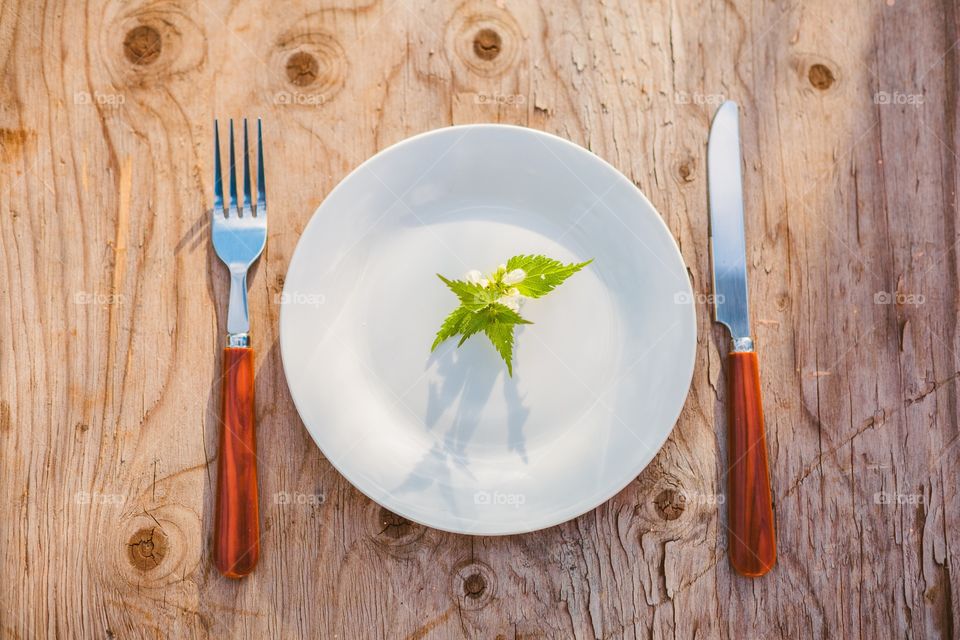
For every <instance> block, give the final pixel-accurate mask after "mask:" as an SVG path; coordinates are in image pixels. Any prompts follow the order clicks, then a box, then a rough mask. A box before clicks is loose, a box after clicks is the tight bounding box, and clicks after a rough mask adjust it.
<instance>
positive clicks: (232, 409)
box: [213, 347, 260, 578]
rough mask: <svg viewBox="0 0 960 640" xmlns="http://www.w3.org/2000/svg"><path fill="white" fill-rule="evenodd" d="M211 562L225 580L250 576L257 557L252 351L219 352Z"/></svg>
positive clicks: (233, 349)
mask: <svg viewBox="0 0 960 640" xmlns="http://www.w3.org/2000/svg"><path fill="white" fill-rule="evenodd" d="M213 544H214V552H213V553H214V560H215V562H216V565H217V569H218V570H219V571H220V573H222V574H223V575H224V576H226V577H228V578H242V577H244V576H246V575H247V574H249V573H250V572H251V571H253V568H254V567H255V566H256V564H257V560H258V559H259V557H260V523H259V499H258V495H257V437H256V430H255V421H254V401H253V349H252V348H250V347H227V348H225V349H224V350H223V421H222V423H221V425H220V447H219V461H218V468H217V506H216V516H215V523H214V542H213Z"/></svg>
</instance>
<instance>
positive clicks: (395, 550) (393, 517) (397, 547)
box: [368, 503, 427, 557]
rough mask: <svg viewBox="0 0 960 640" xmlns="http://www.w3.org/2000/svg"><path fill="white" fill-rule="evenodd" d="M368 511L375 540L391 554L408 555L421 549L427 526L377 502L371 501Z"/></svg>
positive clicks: (396, 555) (397, 555)
mask: <svg viewBox="0 0 960 640" xmlns="http://www.w3.org/2000/svg"><path fill="white" fill-rule="evenodd" d="M368 513H370V515H369V516H368V517H369V518H370V520H369V522H370V528H371V530H372V532H373V533H372V538H373V541H374V542H375V543H376V544H377V545H378V546H379V547H381V548H382V549H384V550H385V551H387V552H388V553H390V555H392V556H395V557H407V556H411V555H414V554H416V553H417V552H418V550H419V549H421V544H420V543H421V540H422V539H423V537H424V534H425V533H426V531H427V528H426V527H424V526H423V525H420V524H417V523H416V522H413V521H411V520H409V519H407V518H404V517H403V516H401V515H398V514H396V513H394V512H392V511H390V510H389V509H386V508H384V507H381V506H380V505H378V504H376V503H371V507H370V510H369V511H368Z"/></svg>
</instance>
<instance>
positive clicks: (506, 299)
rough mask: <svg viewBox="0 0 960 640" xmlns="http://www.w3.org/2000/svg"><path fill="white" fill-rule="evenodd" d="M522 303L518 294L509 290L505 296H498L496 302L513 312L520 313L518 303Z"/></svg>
mask: <svg viewBox="0 0 960 640" xmlns="http://www.w3.org/2000/svg"><path fill="white" fill-rule="evenodd" d="M522 301H523V296H521V295H520V292H519V291H517V290H516V289H510V290H509V291H507V293H506V294H504V295H502V296H500V299H499V300H498V301H497V302H499V303H500V304H502V305H503V306H505V307H507V308H508V309H511V310H513V311H520V303H521V302H522Z"/></svg>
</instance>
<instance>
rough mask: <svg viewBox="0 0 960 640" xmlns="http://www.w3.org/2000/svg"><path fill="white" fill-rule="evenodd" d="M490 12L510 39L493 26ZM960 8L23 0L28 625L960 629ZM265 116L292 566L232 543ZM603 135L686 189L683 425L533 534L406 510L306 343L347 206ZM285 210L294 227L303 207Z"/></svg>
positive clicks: (676, 208) (276, 390) (104, 629)
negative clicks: (738, 548) (722, 322)
mask: <svg viewBox="0 0 960 640" xmlns="http://www.w3.org/2000/svg"><path fill="white" fill-rule="evenodd" d="M481 34H482V35H481ZM958 39H960V12H958V8H957V6H956V4H955V3H954V2H951V1H949V0H947V1H943V2H937V1H935V0H912V1H909V2H908V1H906V0H886V1H885V2H877V1H876V0H851V1H850V2H844V3H836V2H828V1H827V0H808V1H805V2H802V3H800V2H788V1H786V0H775V1H770V0H737V1H725V2H723V1H720V0H707V1H706V2H694V1H693V0H650V1H647V2H627V1H625V0H605V1H603V2H599V1H598V2H573V1H571V0H556V1H552V2H548V1H546V0H539V1H537V0H516V1H514V2H496V1H493V0H491V1H489V2H486V1H481V0H464V1H462V2H444V1H441V0H432V1H427V0H359V1H357V2H354V1H353V0H321V1H319V2H310V3H307V2H301V3H297V2H289V3H284V4H283V5H282V7H277V6H275V5H274V4H271V3H262V2H255V1H254V0H242V1H232V0H128V1H124V2H121V1H119V0H109V1H108V0H90V1H82V0H81V1H74V2H67V1H66V0H48V1H47V2H43V3H37V2H32V1H27V0H7V1H5V2H3V3H0V68H2V70H3V74H2V76H0V293H2V298H0V300H2V301H3V304H0V439H2V447H0V469H2V471H0V474H2V475H0V501H2V506H3V509H4V513H5V517H4V520H3V525H2V526H0V571H2V574H0V578H2V579H0V601H2V602H3V603H4V604H3V606H2V607H0V629H2V633H3V634H4V635H5V636H7V637H13V638H20V637H84V638H86V637H89V638H103V637H119V638H129V637H133V638H136V637H148V636H149V637H172V638H184V637H215V638H222V637H256V638H261V637H328V638H332V637H347V638H439V639H446V638H459V637H469V638H495V637H500V638H521V637H522V638H648V637H653V638H668V637H669V638H674V637H675V638H745V637H747V638H775V637H816V638H821V637H842V638H847V637H863V638H887V637H891V638H892V637H898V638H902V637H912V638H951V637H954V636H955V635H956V634H957V629H960V625H958V623H960V620H958V611H960V607H958V601H957V599H958V597H960V595H958V594H960V589H958V588H957V586H958V585H957V581H956V579H955V576H958V575H960V567H958V565H957V563H958V558H960V537H958V533H957V531H958V528H957V526H955V525H958V524H960V523H958V518H960V494H958V490H957V483H956V482H955V478H956V477H957V473H958V466H960V447H958V446H957V442H958V437H960V430H958V426H957V425H958V385H960V358H958V355H957V352H958V349H960V344H958V341H960V336H958V331H957V309H958V305H960V299H958V281H960V272H958V259H957V243H958V240H960V237H958V226H957V198H958V196H957V185H958V163H957V155H956V154H957V150H958V149H960V139H958V123H957V117H958V87H960V78H958V73H960V66H958V55H960V46H958V45H957V41H958ZM723 98H731V99H735V100H737V101H738V102H739V103H740V105H741V107H742V119H741V132H742V135H743V137H744V157H745V172H744V181H745V189H746V205H747V221H746V224H747V233H748V260H749V264H750V273H749V278H750V283H749V284H750V288H751V298H752V302H753V309H752V310H753V324H754V326H755V327H756V334H757V335H756V339H757V344H758V352H759V354H760V359H761V362H760V366H761V369H762V370H763V372H764V389H763V392H764V398H765V406H766V409H767V432H768V438H769V453H770V465H771V466H770V468H771V486H772V490H773V495H774V508H775V512H776V517H777V523H778V532H779V558H778V564H777V569H776V570H775V571H774V572H771V573H770V574H769V575H767V576H765V577H763V578H761V579H758V580H748V579H744V578H742V577H739V576H738V575H736V574H735V573H734V572H733V571H732V570H731V569H730V567H729V563H728V562H727V561H726V556H727V549H728V545H729V539H728V535H727V529H726V509H725V508H724V505H722V504H720V502H721V501H722V496H723V489H722V488H723V487H724V486H725V480H726V479H725V477H724V469H725V467H726V464H725V460H726V454H727V447H726V435H725V432H726V429H725V427H724V425H725V412H724V408H725V402H726V392H725V391H724V389H725V386H726V385H725V382H726V381H725V373H724V370H723V366H722V363H723V354H724V353H725V349H726V344H727V340H728V338H727V336H726V335H724V333H723V332H722V330H721V329H720V328H718V327H715V326H713V324H712V323H711V320H710V314H709V308H708V305H707V304H706V301H707V296H708V295H709V294H710V277H709V253H708V241H707V233H706V225H707V213H706V212H707V206H706V205H707V194H706V185H705V180H704V178H705V174H704V159H705V155H704V152H705V141H706V137H707V128H708V124H709V119H710V116H711V115H712V112H713V110H714V109H715V107H716V105H717V104H718V103H719V101H720V100H721V99H723ZM244 115H247V116H255V115H262V116H263V117H264V121H265V135H266V137H267V140H268V141H269V144H268V148H267V160H268V166H267V181H268V184H269V188H270V190H271V198H272V201H271V208H272V213H271V217H272V219H273V220H274V221H275V222H276V223H274V222H271V229H270V236H269V238H268V243H267V249H266V252H265V253H264V255H263V257H262V258H261V260H260V262H259V264H258V266H257V268H256V270H255V271H254V272H253V273H252V274H251V279H250V282H251V290H250V305H251V316H252V317H251V323H252V326H253V328H254V329H253V331H254V335H255V345H254V346H255V347H256V348H257V361H256V363H255V370H256V379H255V387H256V396H257V421H258V435H259V442H258V446H259V463H260V473H261V495H262V496H263V500H262V506H261V521H262V536H263V537H262V555H261V560H260V564H259V565H258V567H257V570H256V571H255V572H254V573H253V574H252V575H251V576H250V577H249V578H247V579H245V580H243V581H241V582H235V581H229V580H225V579H223V578H222V577H221V576H220V575H219V573H218V572H217V571H216V569H215V567H214V565H213V562H212V558H211V543H212V535H213V531H212V523H213V518H212V513H213V508H214V495H215V486H216V485H215V477H214V476H215V472H214V469H215V467H216V450H217V433H218V429H219V422H218V420H219V418H218V414H219V404H220V380H219V375H220V373H219V372H220V371H221V367H222V364H223V363H222V362H221V358H222V356H221V355H220V354H221V353H222V349H221V348H220V347H221V344H222V329H223V327H224V320H225V318H224V314H225V312H226V299H227V290H228V286H229V283H228V280H227V274H226V271H225V270H224V269H223V268H221V265H220V264H219V263H218V262H217V259H216V257H215V256H214V254H213V252H212V249H211V247H210V241H209V229H208V228H207V218H206V214H205V209H206V208H207V207H209V206H210V193H211V191H212V166H211V165H212V162H211V157H210V150H211V147H210V145H211V142H210V141H211V139H212V121H213V118H214V116H217V117H220V118H228V117H240V116H244ZM478 121H483V122H506V123H513V124H521V125H525V126H530V127H534V128H537V129H542V130H545V131H549V132H551V133H555V134H557V135H560V136H563V137H566V138H568V139H570V140H572V141H574V142H576V143H578V144H581V145H583V146H585V147H587V148H589V149H591V150H592V151H594V152H595V153H597V154H598V155H600V156H601V157H603V158H605V159H606V160H608V161H610V162H611V163H613V164H614V165H615V166H616V167H617V168H619V169H620V170H621V171H623V172H624V173H625V175H627V176H628V177H629V178H630V179H631V180H633V181H634V182H635V183H636V184H637V185H638V186H639V187H640V188H641V189H642V190H643V191H644V193H645V194H646V195H647V196H648V197H649V198H650V199H651V201H652V202H653V203H654V205H655V206H656V207H657V209H658V210H659V211H660V212H661V214H662V216H663V218H664V220H665V221H666V223H667V224H668V225H669V227H670V229H671V231H672V232H673V233H674V235H675V237H676V238H677V240H678V242H679V243H680V246H681V249H682V252H683V256H684V258H685V260H686V262H687V264H688V266H689V271H690V277H691V279H692V282H693V284H694V289H695V291H696V292H697V294H698V296H697V305H698V306H697V311H698V325H699V326H698V328H699V336H700V337H699V345H698V346H699V350H698V359H697V368H696V373H695V376H694V381H693V386H692V389H691V391H690V395H689V397H688V400H687V404H686V407H685V409H684V412H683V414H682V415H681V418H680V420H679V423H678V424H677V427H676V429H675V430H674V432H673V435H672V436H671V438H670V439H669V441H668V442H667V443H666V445H665V446H664V448H663V450H662V451H661V452H660V454H659V455H658V456H657V458H656V459H655V460H654V462H653V463H652V464H651V465H650V466H649V467H648V468H647V470H646V471H644V473H643V474H641V475H640V476H639V477H638V478H637V479H636V481H635V482H633V483H632V484H631V485H630V486H629V487H627V488H626V489H625V490H624V491H622V492H621V493H620V494H618V495H617V496H616V497H614V498H613V499H612V500H610V501H609V502H608V503H606V504H604V505H603V506H601V507H599V508H597V509H596V510H594V511H592V512H591V513H588V514H586V515H584V516H582V517H580V518H578V519H576V520H574V521H572V522H569V523H566V524H563V525H560V526H557V527H554V528H552V529H549V530H546V531H543V532H539V533H536V534H531V535H524V536H515V537H506V538H470V537H462V536H456V535H450V534H445V533H441V532H438V531H433V530H427V529H424V528H422V527H420V526H418V525H415V524H412V523H409V522H406V521H404V520H402V519H399V518H396V517H395V516H393V515H392V514H389V513H386V512H384V511H383V510H382V509H381V508H380V507H378V506H377V505H375V504H372V503H371V502H370V501H369V500H367V499H366V498H364V497H363V496H362V495H360V494H359V493H358V492H357V491H356V490H354V489H353V488H352V487H351V486H350V485H349V484H347V483H346V482H345V481H344V480H343V479H342V478H341V477H340V476H339V475H338V474H337V472H336V471H335V470H333V469H332V467H331V465H330V464H329V463H328V462H327V461H326V460H324V458H323V456H322V455H321V453H320V452H319V451H318V450H317V448H316V447H315V446H314V445H313V444H312V442H311V441H310V439H309V437H308V435H307V433H306V431H305V430H304V428H303V426H302V424H301V423H300V421H299V418H298V417H297V414H296V412H295V410H294V407H293V405H292V403H291V400H290V397H289V395H288V393H287V390H286V386H285V382H284V379H283V375H282V370H281V364H280V359H279V353H278V349H277V344H276V340H277V318H278V313H279V302H280V299H279V295H280V292H281V290H282V281H283V274H284V273H285V270H286V267H287V265H288V263H289V260H290V256H291V253H292V252H293V249H294V247H295V244H296V241H297V238H298V237H299V234H300V232H301V230H302V229H303V227H304V225H305V224H306V223H307V220H308V219H309V217H310V215H311V212H312V211H313V210H314V208H315V207H316V206H317V205H318V204H319V202H320V201H321V200H322V199H323V197H324V196H325V194H327V193H328V192H329V191H330V190H331V189H332V188H333V186H334V185H335V184H336V183H337V182H338V181H339V180H340V179H341V178H342V177H343V176H344V175H346V173H347V172H349V171H350V170H351V169H352V168H354V167H355V166H356V165H358V164H359V163H360V162H361V161H363V160H364V159H365V158H367V157H368V156H370V155H371V154H372V153H374V152H376V151H378V150H380V149H382V148H384V147H385V146H387V145H389V144H391V143H394V142H396V141H398V140H401V139H403V138H405V137H407V136H409V135H412V134H415V133H419V132H422V131H426V130H428V129H432V128H435V127H440V126H444V125H449V124H452V123H463V122H478ZM281 220H282V223H280V221H281Z"/></svg>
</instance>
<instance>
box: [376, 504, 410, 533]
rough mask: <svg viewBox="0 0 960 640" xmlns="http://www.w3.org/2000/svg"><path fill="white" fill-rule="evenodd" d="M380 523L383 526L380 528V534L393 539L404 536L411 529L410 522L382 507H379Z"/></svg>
mask: <svg viewBox="0 0 960 640" xmlns="http://www.w3.org/2000/svg"><path fill="white" fill-rule="evenodd" d="M380 525H381V526H382V527H383V528H382V529H380V535H381V536H386V537H388V538H393V539H394V540H399V539H400V538H404V537H406V536H408V535H410V532H411V531H413V523H412V522H410V521H409V520H407V519H406V518H404V517H403V516H398V515H397V514H395V513H394V512H392V511H389V510H388V509H384V508H383V507H380Z"/></svg>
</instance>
